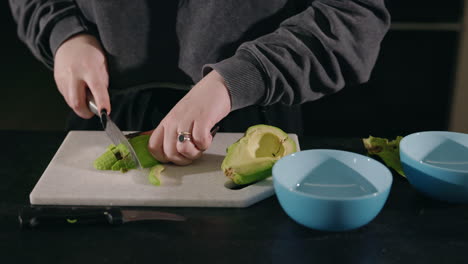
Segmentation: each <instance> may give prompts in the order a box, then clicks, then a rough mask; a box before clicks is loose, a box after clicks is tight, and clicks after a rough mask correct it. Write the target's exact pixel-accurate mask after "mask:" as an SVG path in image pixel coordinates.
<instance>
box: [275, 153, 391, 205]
mask: <svg viewBox="0 0 468 264" xmlns="http://www.w3.org/2000/svg"><path fill="white" fill-rule="evenodd" d="M305 152H341V153H345V154H351V155H356V156H360V157H362V158H365V159H367V160H368V161H369V162H375V164H377V166H380V167H381V168H382V171H383V172H384V173H383V174H384V175H385V174H386V175H387V176H388V178H389V180H390V181H389V184H388V186H385V187H384V188H383V189H382V190H381V191H379V190H377V191H376V192H373V193H370V194H366V195H361V196H355V197H333V196H321V195H316V194H311V193H305V192H299V191H297V190H295V189H293V188H288V187H287V186H285V185H284V184H283V183H281V182H279V181H278V180H277V179H276V177H275V173H274V171H275V167H277V164H278V163H279V162H280V161H281V160H283V159H284V158H287V157H294V156H295V155H297V154H298V153H305ZM283 162H284V161H283ZM384 177H385V176H384ZM272 178H273V183H276V184H279V185H281V186H282V187H283V188H284V189H286V190H288V191H289V192H293V193H296V194H298V195H303V196H308V197H312V198H315V199H320V200H327V201H352V200H364V199H369V198H373V197H377V196H380V195H383V194H385V193H386V192H387V191H389V190H390V189H391V187H392V184H393V174H392V172H391V171H390V170H389V169H388V168H387V167H386V166H385V165H383V164H382V163H381V162H379V161H377V160H375V159H373V158H371V157H368V156H364V155H362V154H359V153H355V152H351V151H346V150H339V149H306V150H301V151H297V152H294V153H291V154H289V155H286V156H284V157H282V158H281V159H280V160H278V161H277V162H276V163H275V164H274V165H273V169H272ZM374 187H375V186H374ZM376 189H377V188H376Z"/></svg>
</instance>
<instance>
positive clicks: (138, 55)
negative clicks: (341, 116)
mask: <svg viewBox="0 0 468 264" xmlns="http://www.w3.org/2000/svg"><path fill="white" fill-rule="evenodd" d="M10 6H11V9H12V14H13V16H14V18H15V20H16V22H17V24H18V35H19V37H20V38H21V39H22V40H23V41H24V42H25V43H26V44H27V46H28V47H29V49H30V50H31V51H32V53H33V54H34V55H35V56H36V57H37V58H38V59H39V60H40V61H42V62H43V63H44V64H45V65H47V66H48V67H50V68H52V67H53V61H54V60H53V58H54V54H55V52H56V50H57V48H58V47H59V46H60V44H61V43H63V42H64V41H65V40H67V39H68V38H70V37H71V36H73V35H75V34H78V33H88V34H92V35H94V36H96V37H97V38H98V39H99V40H100V42H101V43H102V46H103V48H104V50H105V51H106V56H107V60H108V68H109V75H110V92H111V93H112V92H115V91H122V90H125V89H128V87H134V86H137V85H142V84H145V83H151V82H176V83H181V82H182V83H186V84H193V83H196V82H198V81H199V80H200V79H201V78H202V77H203V76H204V75H206V74H207V73H208V72H209V71H211V70H213V69H215V70H216V71H218V72H219V73H220V74H221V75H222V76H223V77H224V79H225V81H226V84H227V87H228V89H229V92H230V95H231V100H232V110H236V109H240V108H244V107H247V106H250V105H263V106H266V105H271V104H274V103H277V102H281V103H283V104H286V105H293V104H300V103H303V102H306V101H313V100H316V99H318V98H320V97H322V96H324V95H327V94H331V93H334V92H337V91H338V90H340V89H342V88H343V87H344V86H345V85H354V84H359V83H363V82H366V81H367V80H368V79H369V76H370V74H371V71H372V68H373V66H374V64H375V61H376V59H377V55H378V53H379V47H380V43H381V41H382V39H383V37H384V35H385V33H386V32H387V30H388V27H389V24H390V17H389V14H388V12H387V10H386V8H385V4H384V0H315V1H304V0H203V1H197V0H179V1H174V0H170V1H151V0H132V1H129V0H99V1H97V0H96V1H92V0H10Z"/></svg>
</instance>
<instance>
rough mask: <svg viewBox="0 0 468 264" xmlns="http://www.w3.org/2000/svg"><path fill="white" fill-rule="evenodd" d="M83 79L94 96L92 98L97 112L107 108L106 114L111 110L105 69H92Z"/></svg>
mask: <svg viewBox="0 0 468 264" xmlns="http://www.w3.org/2000/svg"><path fill="white" fill-rule="evenodd" d="M84 80H85V81H86V84H87V85H88V88H89V90H90V91H91V93H92V94H93V96H94V100H95V102H96V105H97V107H98V109H99V112H100V111H101V110H103V109H106V110H107V114H110V112H111V105H110V99H109V91H108V86H109V79H108V75H107V72H106V71H103V70H101V71H98V72H96V71H93V72H90V73H89V74H87V75H85V78H84Z"/></svg>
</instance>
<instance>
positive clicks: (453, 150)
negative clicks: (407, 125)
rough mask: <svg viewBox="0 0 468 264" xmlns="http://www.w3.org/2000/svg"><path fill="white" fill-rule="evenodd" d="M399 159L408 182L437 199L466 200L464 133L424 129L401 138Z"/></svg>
mask: <svg viewBox="0 0 468 264" xmlns="http://www.w3.org/2000/svg"><path fill="white" fill-rule="evenodd" d="M400 160H401V163H402V166H403V171H404V172H405V174H406V177H407V178H408V181H409V182H410V183H411V185H412V186H413V187H414V188H415V189H417V190H418V191H420V192H422V193H424V194H426V195H428V196H430V197H433V198H435V199H438V200H443V201H448V202H462V203H466V202H468V134H462V133H455V132H447V131H427V132H419V133H414V134H411V135H408V136H406V137H404V138H403V139H402V140H401V142H400Z"/></svg>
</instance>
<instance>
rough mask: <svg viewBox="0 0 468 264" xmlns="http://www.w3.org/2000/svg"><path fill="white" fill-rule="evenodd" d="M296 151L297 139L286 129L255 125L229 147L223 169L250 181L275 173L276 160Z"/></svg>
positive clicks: (232, 176) (237, 180)
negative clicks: (273, 169)
mask: <svg viewBox="0 0 468 264" xmlns="http://www.w3.org/2000/svg"><path fill="white" fill-rule="evenodd" d="M296 151H297V146H296V143H295V142H294V141H293V140H292V139H291V138H290V137H289V136H288V134H286V133H285V132H284V131H283V130H281V129H279V128H277V127H274V126H269V125H255V126H251V127H250V128H249V129H247V131H246V132H245V134H244V136H243V137H242V138H240V139H239V140H238V141H236V142H235V143H233V144H232V145H230V146H229V147H228V148H227V154H226V157H225V158H224V160H223V163H222V164H221V169H222V171H223V172H224V174H225V175H226V176H227V177H228V178H230V179H232V181H233V182H234V183H236V184H239V185H243V184H249V183H252V182H256V181H259V180H263V179H265V178H268V177H269V176H271V169H272V167H273V165H274V164H275V162H276V161H278V160H279V159H280V158H282V157H284V156H286V155H289V154H291V153H294V152H296Z"/></svg>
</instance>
